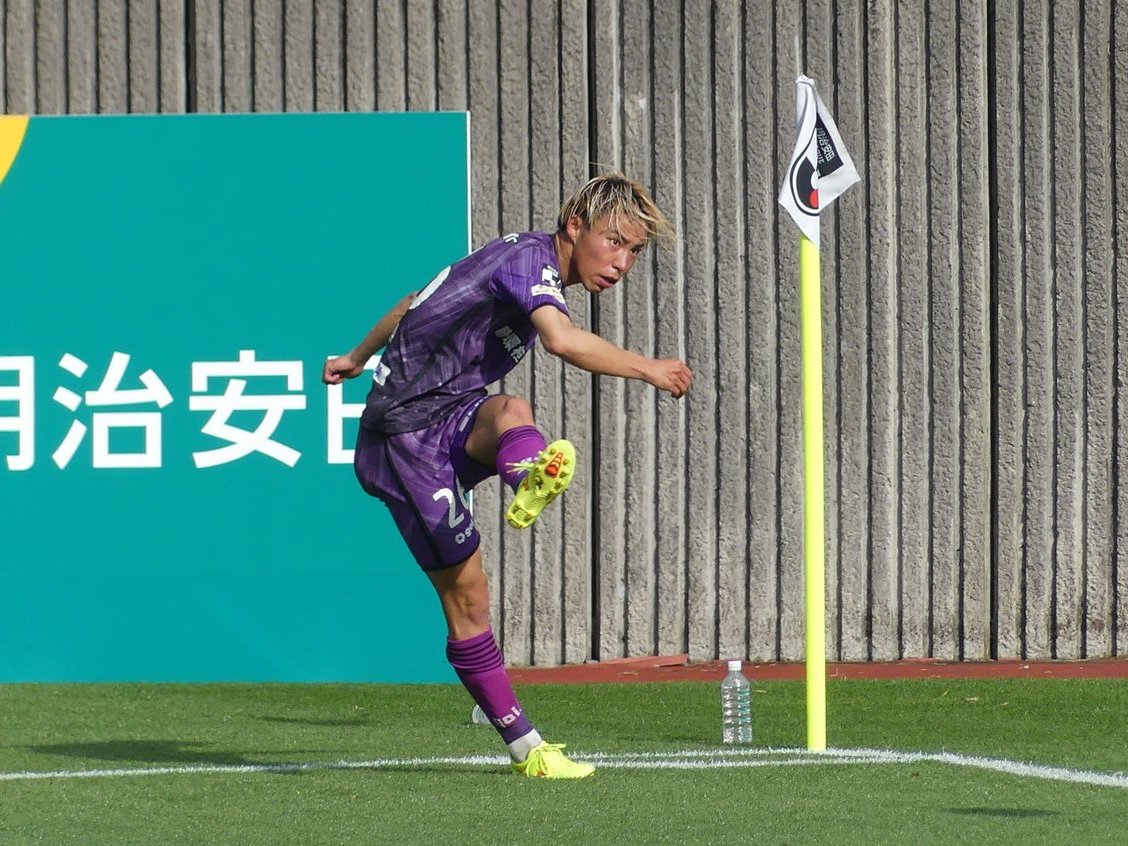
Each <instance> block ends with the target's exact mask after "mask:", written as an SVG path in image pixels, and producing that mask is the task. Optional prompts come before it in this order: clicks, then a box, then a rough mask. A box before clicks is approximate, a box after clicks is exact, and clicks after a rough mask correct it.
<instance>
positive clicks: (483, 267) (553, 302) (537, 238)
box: [361, 232, 568, 434]
mask: <svg viewBox="0 0 1128 846" xmlns="http://www.w3.org/2000/svg"><path fill="white" fill-rule="evenodd" d="M545 305H550V306H553V307H555V308H558V309H560V311H562V312H564V314H568V307H567V306H566V305H565V304H564V295H563V293H562V290H561V285H560V265H559V262H558V261H557V258H556V247H555V245H554V243H553V239H552V235H550V234H547V233H544V232H525V233H522V234H519V235H506V236H505V237H504V238H498V239H497V240H496V241H491V242H490V243H488V244H486V245H485V246H484V247H482V248H481V249H479V250H477V251H475V252H473V253H471V254H470V255H468V256H467V257H466V258H464V259H462V260H461V261H459V262H456V263H455V264H452V265H451V266H450V267H448V268H445V269H444V270H443V271H442V272H441V273H440V274H439V275H438V276H436V277H435V279H434V280H433V281H432V282H431V284H430V285H428V286H427V287H426V288H424V289H423V290H422V291H420V292H419V295H418V296H417V297H416V298H415V300H414V302H412V304H411V308H410V309H409V310H408V312H407V314H406V315H404V318H403V320H401V321H400V323H399V326H397V327H396V331H395V333H394V334H393V335H392V338H391V340H389V341H388V346H387V347H386V349H385V350H384V354H383V355H382V356H381V357H380V362H379V363H378V364H377V366H376V375H375V377H374V380H373V385H372V390H371V391H369V393H368V402H367V404H366V406H365V409H364V414H363V415H362V416H361V423H362V425H364V426H366V427H367V428H369V429H374V430H376V431H381V432H385V433H387V434H396V433H399V432H413V431H415V430H417V429H422V428H424V427H426V426H430V425H432V424H433V423H434V422H435V421H437V420H440V419H442V418H443V417H444V416H445V415H446V414H447V413H448V412H450V411H452V410H453V409H455V408H458V407H459V406H461V405H462V404H463V403H465V402H466V401H467V399H469V398H471V397H473V396H475V395H479V396H480V395H484V394H485V393H486V386H487V385H490V384H492V383H493V382H496V381H497V380H499V379H500V378H501V377H502V376H504V375H505V374H506V373H508V372H509V371H510V370H512V369H513V368H514V367H516V366H517V364H518V362H520V361H521V359H522V358H524V357H525V353H526V352H528V351H529V350H530V349H532V347H533V344H535V343H536V340H537V333H536V329H535V328H534V327H533V324H532V321H531V320H530V319H529V315H531V314H532V313H533V311H534V310H536V309H538V308H540V307H541V306H545Z"/></svg>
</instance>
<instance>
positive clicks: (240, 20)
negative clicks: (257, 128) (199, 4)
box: [217, 0, 279, 112]
mask: <svg viewBox="0 0 1128 846" xmlns="http://www.w3.org/2000/svg"><path fill="white" fill-rule="evenodd" d="M251 9H252V5H251V0H228V2H226V3H221V4H220V5H219V10H220V13H221V15H222V19H221V21H220V25H219V26H220V28H219V32H220V36H221V38H222V41H223V96H222V98H221V99H220V102H219V104H218V109H217V110H218V111H222V112H250V111H254V110H255V108H256V102H255V100H256V98H255V89H256V87H257V85H258V84H257V83H256V80H255V73H256V68H255V65H254V64H253V61H254V52H255V37H254V32H253V26H254V19H253V15H252V14H251ZM278 78H279V77H278V75H277V74H275V79H276V80H277V79H278ZM260 108H263V109H265V108H266V106H265V105H262V106H260Z"/></svg>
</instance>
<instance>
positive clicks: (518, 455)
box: [482, 426, 546, 710]
mask: <svg viewBox="0 0 1128 846" xmlns="http://www.w3.org/2000/svg"><path fill="white" fill-rule="evenodd" d="M545 446H546V441H545V439H544V435H542V434H541V431H540V429H538V428H537V427H536V426H515V427H514V428H512V429H507V430H506V431H504V432H502V434H501V437H500V438H498V439H497V473H498V475H499V476H501V480H502V481H503V482H505V484H507V485H509V487H511V488H513V490H517V486H518V485H519V484H521V480H522V479H524V478H525V474H527V473H528V472H529V471H528V470H520V469H517V468H515V467H514V466H513V465H514V464H516V463H518V462H521V461H535V460H536V457H537V454H538V453H539V452H540V451H541V450H542V449H544V448H545ZM482 710H485V709H484V708H483V709H482Z"/></svg>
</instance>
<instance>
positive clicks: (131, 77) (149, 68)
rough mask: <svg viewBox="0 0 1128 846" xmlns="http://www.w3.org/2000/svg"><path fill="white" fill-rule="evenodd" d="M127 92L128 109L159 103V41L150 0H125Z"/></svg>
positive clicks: (155, 108)
mask: <svg viewBox="0 0 1128 846" xmlns="http://www.w3.org/2000/svg"><path fill="white" fill-rule="evenodd" d="M126 20H127V26H128V33H127V42H126V56H127V60H128V65H127V67H128V74H127V82H128V86H129V90H128V92H127V94H128V96H127V98H126V99H127V103H128V110H129V111H130V112H158V111H160V105H161V60H160V51H161V46H162V45H161V41H160V20H159V18H158V16H157V4H156V3H154V2H152V0H129V4H128V6H127V14H126Z"/></svg>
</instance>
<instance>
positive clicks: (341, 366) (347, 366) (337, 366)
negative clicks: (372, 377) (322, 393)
mask: <svg viewBox="0 0 1128 846" xmlns="http://www.w3.org/2000/svg"><path fill="white" fill-rule="evenodd" d="M363 372H364V365H363V364H357V363H356V362H354V361H353V360H352V358H351V357H350V356H347V355H339V356H337V357H336V358H331V359H329V360H328V361H326V362H325V367H324V368H323V369H322V371H321V381H322V382H324V383H325V384H326V385H339V384H341V383H342V382H343V381H345V380H346V379H353V378H355V377H357V376H359V375H360V374H361V373H363Z"/></svg>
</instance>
